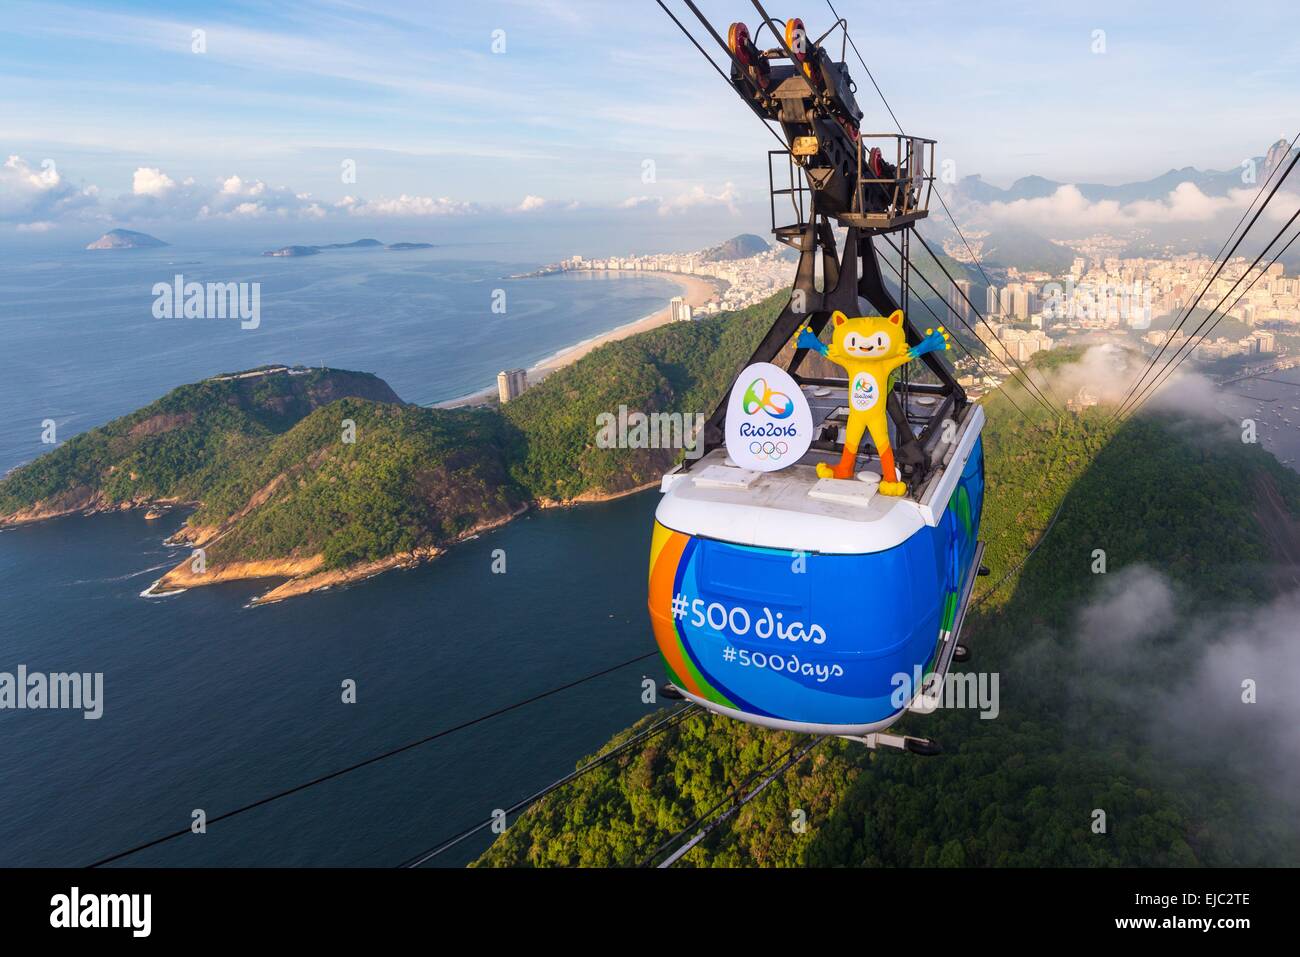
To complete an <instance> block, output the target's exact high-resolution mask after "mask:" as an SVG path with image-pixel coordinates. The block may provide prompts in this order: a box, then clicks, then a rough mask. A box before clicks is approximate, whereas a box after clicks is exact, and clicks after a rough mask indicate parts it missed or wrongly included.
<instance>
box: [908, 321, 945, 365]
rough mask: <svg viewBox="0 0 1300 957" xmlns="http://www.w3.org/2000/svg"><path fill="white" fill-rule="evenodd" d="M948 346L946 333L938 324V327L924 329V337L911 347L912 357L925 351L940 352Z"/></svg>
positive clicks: (914, 357) (918, 355) (923, 353)
mask: <svg viewBox="0 0 1300 957" xmlns="http://www.w3.org/2000/svg"><path fill="white" fill-rule="evenodd" d="M947 348H948V333H947V331H946V330H945V329H944V328H943V326H940V327H939V328H938V329H927V330H925V338H924V339H922V340H921V341H920V342H918V343H917V344H916V345H915V346H913V347H912V350H911V354H912V358H913V359H916V358H918V357H920V356H923V355H925V354H926V353H927V352H942V351H943V350H944V349H947Z"/></svg>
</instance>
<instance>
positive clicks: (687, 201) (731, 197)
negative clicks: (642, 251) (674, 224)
mask: <svg viewBox="0 0 1300 957" xmlns="http://www.w3.org/2000/svg"><path fill="white" fill-rule="evenodd" d="M739 200H740V194H739V193H738V192H737V191H736V187H735V185H734V184H732V183H725V184H723V187H722V189H721V190H719V191H718V192H716V193H710V192H709V191H708V190H706V189H705V188H704V187H702V186H696V187H694V188H693V189H691V190H690V191H688V192H685V193H682V194H681V195H679V196H675V197H673V198H672V199H670V200H667V201H666V202H662V203H660V204H659V214H660V215H661V216H667V215H671V214H673V213H685V212H688V211H690V210H694V209H700V208H702V207H703V208H712V207H723V208H725V209H726V210H727V212H729V213H731V214H732V215H733V216H736V215H739V213H740V211H739V210H738V209H737V208H736V203H737V202H738V201H739Z"/></svg>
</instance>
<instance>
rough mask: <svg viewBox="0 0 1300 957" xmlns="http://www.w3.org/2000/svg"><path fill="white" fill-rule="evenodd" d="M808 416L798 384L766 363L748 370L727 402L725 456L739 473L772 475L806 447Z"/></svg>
mask: <svg viewBox="0 0 1300 957" xmlns="http://www.w3.org/2000/svg"><path fill="white" fill-rule="evenodd" d="M812 439H813V426H812V411H811V410H810V409H809V408H808V399H807V398H806V397H805V396H804V394H803V391H802V390H801V389H800V388H799V384H798V383H797V382H795V381H794V379H792V378H791V377H790V374H789V373H788V372H786V371H785V370H784V369H782V368H780V367H778V366H774V365H772V363H770V362H755V363H754V364H753V365H751V366H748V367H747V368H746V369H745V371H744V372H742V373H741V374H740V376H739V377H738V378H737V379H736V382H735V384H734V385H732V387H731V397H730V398H729V399H728V400H727V454H728V455H729V456H730V457H731V459H732V461H733V462H735V463H736V465H738V466H739V467H740V468H742V469H754V470H755V471H758V472H775V471H776V470H777V469H783V468H785V467H786V466H787V465H793V464H794V463H795V462H797V461H799V459H800V458H802V457H803V454H804V453H805V452H807V451H808V446H809V445H811V444H812Z"/></svg>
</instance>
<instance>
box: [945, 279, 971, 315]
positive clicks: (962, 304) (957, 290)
mask: <svg viewBox="0 0 1300 957" xmlns="http://www.w3.org/2000/svg"><path fill="white" fill-rule="evenodd" d="M969 299H970V280H969V279H958V280H957V281H956V282H955V283H953V284H952V285H951V286H949V287H948V305H949V306H950V307H952V311H953V312H954V313H956V314H957V315H958V316H960V317H961V318H962V320H964V321H967V322H969V321H970V303H969V302H968V300H969Z"/></svg>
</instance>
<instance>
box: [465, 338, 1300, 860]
mask: <svg viewBox="0 0 1300 957" xmlns="http://www.w3.org/2000/svg"><path fill="white" fill-rule="evenodd" d="M1067 358H1068V355H1058V356H1054V357H1053V362H1054V364H1059V363H1060V362H1061V361H1062V360H1063V359H1067ZM1021 404H1022V405H1024V406H1028V407H1029V408H1034V406H1033V404H1032V403H1029V402H1021ZM987 409H988V413H989V424H988V426H987V429H986V433H985V436H986V439H985V446H986V450H987V475H988V487H989V490H990V492H989V496H988V499H987V504H986V510H985V516H984V522H983V532H982V535H983V537H984V538H985V539H986V540H987V541H988V543H989V548H988V551H987V552H986V556H985V561H986V563H987V564H988V565H990V566H991V570H992V575H991V576H990V577H988V578H985V579H982V580H981V582H980V584H979V586H978V588H977V601H982V603H981V604H980V605H979V606H978V607H977V608H975V609H974V610H973V612H972V614H971V617H970V619H969V620H968V623H967V631H966V633H965V638H966V641H967V642H968V644H969V645H970V647H971V649H972V651H973V659H972V660H971V662H970V663H969V664H967V665H965V666H958V667H959V668H964V669H966V670H979V671H989V672H996V673H998V674H999V675H1000V679H1001V683H1000V690H1001V701H1000V713H999V714H998V716H997V717H996V718H995V719H992V720H985V719H981V718H980V717H979V715H978V714H977V713H976V712H975V711H971V710H950V711H940V712H938V713H936V714H933V715H929V716H909V717H908V718H907V719H906V720H905V721H904V722H902V723H901V724H900V725H899V726H898V727H899V728H901V729H902V730H903V731H904V732H910V733H914V734H921V735H926V736H930V737H933V738H935V739H936V740H938V741H939V742H940V743H941V744H942V745H943V746H944V748H945V753H944V754H942V755H940V756H938V757H933V758H919V757H915V756H912V755H907V754H899V753H893V752H880V753H876V752H872V751H868V750H867V749H865V748H863V747H862V746H861V745H859V744H855V743H850V742H847V741H843V740H838V739H832V740H829V741H827V742H825V743H823V744H821V745H819V746H818V747H817V749H816V750H814V751H813V752H812V755H811V756H810V757H809V759H808V760H806V761H805V762H803V763H802V764H801V765H799V766H798V767H796V768H795V769H794V770H793V771H791V772H790V773H788V774H786V775H784V776H783V777H781V778H780V779H778V780H777V781H776V782H774V783H773V784H772V785H771V786H770V787H768V788H767V789H766V790H765V791H763V792H762V793H761V794H760V795H759V796H758V797H757V798H756V799H755V800H754V801H752V802H751V803H749V804H748V805H746V806H745V807H744V808H742V809H741V811H740V812H739V814H738V815H737V816H736V818H735V819H733V821H731V822H729V823H728V824H727V825H726V826H724V827H722V828H720V829H719V830H718V831H717V832H715V833H714V834H713V835H711V836H710V837H709V838H708V839H707V840H706V841H704V842H703V843H702V844H701V845H700V846H698V847H696V848H695V849H694V850H692V851H691V852H690V854H689V855H687V857H686V858H685V859H684V860H683V862H682V864H684V865H685V866H733V865H764V866H766V865H803V866H845V865H847V866H927V867H932V866H961V865H966V866H1026V867H1042V866H1113V865H1144V866H1152V865H1154V866H1164V865H1227V864H1249V865H1257V864H1292V865H1294V863H1295V862H1296V860H1297V859H1300V841H1298V839H1297V831H1296V821H1295V815H1294V808H1293V807H1292V808H1290V809H1288V808H1287V806H1286V805H1285V804H1282V805H1279V804H1278V803H1277V801H1276V798H1275V796H1273V795H1269V794H1268V793H1266V788H1265V787H1264V786H1263V784H1262V781H1263V779H1266V778H1267V777H1268V776H1269V774H1270V772H1269V771H1268V764H1267V762H1266V760H1261V759H1260V755H1259V753H1258V752H1256V753H1252V755H1251V760H1254V761H1255V762H1256V766H1255V767H1254V768H1253V770H1251V769H1249V768H1245V769H1244V770H1243V771H1242V772H1241V773H1228V771H1227V770H1225V769H1226V768H1227V766H1228V763H1229V762H1230V761H1232V760H1233V758H1232V757H1231V752H1232V751H1233V750H1234V749H1235V748H1237V747H1239V745H1238V744H1236V743H1233V742H1239V741H1240V739H1241V735H1240V734H1236V733H1234V734H1233V735H1231V736H1230V737H1231V739H1232V740H1231V741H1230V742H1228V743H1226V744H1225V743H1224V742H1223V740H1222V739H1223V738H1224V737H1225V730H1224V729H1222V728H1216V727H1214V726H1213V724H1212V723H1211V722H1210V721H1207V722H1206V724H1205V725H1203V726H1199V727H1195V726H1193V727H1188V728H1186V729H1184V730H1183V731H1182V734H1183V735H1184V736H1199V737H1200V739H1201V741H1199V742H1198V747H1199V748H1200V751H1199V754H1195V753H1193V756H1191V757H1189V754H1188V753H1186V752H1182V753H1176V750H1175V748H1174V743H1175V741H1174V739H1175V738H1176V737H1177V730H1178V729H1177V728H1173V730H1172V731H1171V727H1172V726H1171V725H1169V724H1167V723H1165V722H1168V718H1167V716H1165V715H1164V713H1163V711H1162V710H1160V709H1159V708H1157V707H1156V706H1155V703H1157V702H1158V703H1160V704H1161V705H1162V706H1163V704H1164V703H1165V702H1166V698H1174V697H1176V696H1175V695H1174V690H1175V689H1177V688H1179V687H1180V686H1181V684H1182V683H1183V682H1191V681H1192V680H1193V677H1192V675H1191V673H1192V672H1193V670H1194V669H1195V668H1196V666H1197V658H1198V656H1197V654H1196V649H1195V648H1193V647H1192V646H1191V645H1189V644H1188V642H1189V641H1190V639H1189V638H1188V637H1187V636H1188V635H1189V634H1191V633H1192V632H1194V631H1195V630H1196V623H1197V622H1198V621H1200V622H1204V623H1205V624H1207V625H1213V624H1214V623H1216V622H1219V621H1221V620H1222V621H1229V620H1234V621H1235V620H1236V619H1235V618H1225V617H1223V616H1225V615H1227V614H1228V613H1227V612H1226V611H1225V609H1228V608H1235V607H1238V606H1244V607H1245V608H1247V609H1249V608H1250V607H1251V606H1252V605H1256V604H1260V603H1263V602H1266V601H1268V600H1269V599H1270V597H1271V595H1272V593H1273V586H1274V582H1273V580H1272V579H1271V577H1270V575H1269V573H1268V570H1269V569H1270V567H1272V565H1273V562H1274V560H1275V557H1276V556H1275V555H1274V553H1273V552H1272V551H1271V550H1270V534H1269V530H1268V529H1267V528H1266V525H1267V523H1269V522H1270V521H1282V520H1283V519H1279V518H1278V517H1277V516H1276V515H1274V516H1272V517H1269V516H1266V515H1263V514H1262V513H1260V511H1259V508H1258V506H1257V504H1256V500H1255V497H1254V496H1253V495H1252V494H1251V491H1250V490H1251V489H1257V488H1260V487H1265V486H1266V487H1268V488H1269V489H1271V490H1274V491H1275V495H1274V496H1273V497H1274V498H1275V499H1276V501H1277V502H1278V503H1279V505H1278V508H1279V509H1280V510H1281V511H1284V512H1286V513H1288V514H1289V519H1286V520H1288V521H1290V522H1292V523H1294V520H1295V518H1296V517H1297V516H1300V478H1297V476H1296V475H1295V474H1294V473H1292V472H1290V471H1289V470H1287V469H1285V468H1283V467H1282V466H1280V465H1279V464H1278V463H1277V462H1276V460H1274V459H1273V458H1272V456H1270V455H1268V454H1267V453H1265V452H1263V451H1262V450H1260V449H1259V448H1258V447H1255V446H1243V445H1242V443H1241V442H1240V441H1226V440H1225V438H1224V437H1223V436H1220V435H1218V434H1217V433H1216V432H1215V430H1214V428H1212V427H1210V426H1208V425H1207V424H1206V423H1205V422H1204V421H1201V422H1190V421H1186V420H1180V419H1177V418H1171V417H1167V416H1165V417H1160V416H1156V417H1142V418H1138V419H1134V420H1131V421H1130V422H1128V423H1127V424H1125V425H1124V426H1123V427H1122V428H1121V429H1119V431H1118V432H1112V431H1111V430H1110V429H1109V428H1108V427H1107V426H1106V424H1105V418H1106V414H1107V413H1106V410H1105V409H1101V410H1095V409H1094V410H1090V411H1089V412H1087V413H1086V414H1085V415H1084V416H1083V417H1082V418H1077V419H1076V418H1073V417H1071V418H1070V419H1069V420H1067V421H1066V422H1064V423H1063V424H1061V426H1060V427H1059V428H1058V427H1056V426H1054V425H1050V424H1048V423H1046V422H1043V421H1041V420H1040V421H1037V422H1036V423H1035V424H1034V425H1033V426H1032V427H1030V426H1027V425H1026V423H1025V422H1024V421H1023V420H1021V419H1020V417H1019V415H1018V414H1016V413H1015V412H1014V410H1012V409H1011V408H1010V406H1009V405H1007V404H1006V402H1005V400H1004V399H1002V398H1000V397H994V398H991V399H990V400H988V402H987ZM1067 493H1068V497H1066V496H1067ZM1063 500H1064V504H1063V506H1062V507H1061V508H1060V514H1059V518H1058V520H1057V524H1056V526H1055V528H1054V529H1053V530H1052V532H1051V534H1050V535H1049V536H1047V537H1046V538H1045V539H1043V540H1042V542H1041V547H1039V548H1038V550H1037V551H1036V552H1035V553H1034V554H1033V557H1032V558H1031V559H1030V560H1029V561H1028V562H1026V563H1025V564H1024V566H1023V568H1019V569H1018V568H1017V565H1018V563H1019V562H1020V561H1021V560H1022V559H1023V558H1024V557H1025V556H1026V554H1027V553H1028V552H1029V550H1030V549H1031V548H1033V546H1034V545H1035V544H1037V543H1038V542H1039V540H1040V537H1041V536H1042V534H1043V531H1044V530H1045V529H1046V528H1047V527H1048V523H1049V521H1050V519H1051V516H1052V515H1053V513H1054V512H1055V511H1056V510H1057V507H1058V505H1061V503H1062V501H1063ZM1097 550H1101V551H1102V552H1104V555H1105V559H1106V561H1107V563H1108V565H1107V573H1106V574H1095V573H1094V564H1095V562H1096V555H1097ZM1144 576H1146V577H1147V578H1157V579H1159V580H1160V581H1166V580H1167V582H1168V584H1167V586H1164V585H1162V586H1160V587H1167V588H1168V589H1170V593H1171V594H1173V595H1175V596H1176V601H1174V602H1171V603H1170V604H1169V605H1167V606H1164V605H1162V604H1161V601H1162V596H1164V593H1163V592H1161V591H1159V588H1157V589H1156V592H1155V595H1154V598H1153V599H1152V600H1151V601H1150V602H1149V603H1147V604H1145V605H1143V597H1144V593H1142V592H1141V591H1140V589H1139V590H1138V591H1137V598H1136V599H1135V598H1133V596H1128V597H1127V598H1125V597H1123V596H1110V592H1108V591H1107V589H1112V588H1117V587H1119V586H1121V585H1123V584H1125V583H1130V580H1136V583H1137V584H1141V583H1142V582H1143V580H1144ZM997 583H1001V585H1000V587H998V588H996V590H994V585H995V584H997ZM1108 596H1110V597H1109V598H1108ZM1134 602H1136V603H1137V604H1138V605H1139V608H1138V615H1137V618H1138V620H1139V621H1141V622H1143V624H1142V625H1141V626H1140V627H1141V628H1144V629H1146V630H1145V631H1141V632H1140V634H1139V636H1138V637H1137V638H1135V639H1134V642H1135V645H1134V646H1133V647H1130V648H1128V649H1127V650H1123V649H1120V648H1119V647H1109V646H1106V645H1105V644H1103V645H1102V647H1101V648H1100V649H1099V648H1098V647H1096V646H1095V645H1093V644H1089V642H1096V641H1098V640H1099V639H1097V638H1096V637H1095V636H1094V637H1089V636H1087V634H1086V633H1087V629H1086V628H1083V627H1082V626H1081V624H1080V622H1081V621H1083V622H1088V621H1090V620H1091V619H1090V618H1088V616H1089V615H1092V616H1094V617H1096V616H1100V617H1101V618H1102V620H1103V622H1104V621H1107V620H1108V619H1107V618H1106V615H1107V614H1111V613H1116V614H1117V613H1118V612H1115V609H1116V608H1118V609H1119V610H1120V611H1123V610H1124V609H1126V608H1127V607H1128V606H1129V604H1132V603H1134ZM1088 609H1091V610H1088ZM1099 609H1100V610H1099ZM1241 614H1246V612H1242V613H1241ZM1081 616H1083V617H1082V618H1081ZM650 640H651V639H650V637H649V634H648V625H647V641H650ZM1100 640H1102V641H1103V642H1104V641H1105V640H1106V638H1105V636H1103V638H1102V639H1100ZM1121 652H1123V653H1121ZM1230 677H1231V678H1232V680H1231V681H1230V682H1229V686H1228V688H1227V692H1226V693H1227V694H1228V695H1229V697H1232V696H1233V695H1235V694H1237V693H1238V691H1237V690H1236V689H1237V680H1236V677H1235V676H1231V675H1230ZM1261 680H1265V679H1263V678H1261ZM1290 690H1293V689H1285V688H1278V687H1271V688H1270V693H1271V694H1278V695H1280V696H1285V695H1287V694H1289V693H1290ZM1232 700H1235V698H1233V699H1232ZM1192 710H1194V709H1192ZM661 714H662V713H660V715H661ZM1260 714H1261V716H1262V715H1263V714H1265V712H1260ZM1269 714H1275V712H1269ZM653 720H656V718H655V717H652V716H650V717H647V718H645V719H644V720H643V721H642V722H640V723H639V724H638V725H636V726H635V727H634V728H631V729H628V730H627V731H625V732H623V733H622V734H620V735H618V736H616V737H615V738H613V739H612V740H611V741H610V742H609V743H608V744H607V745H605V747H604V748H602V753H603V752H604V751H606V750H608V749H609V748H612V747H614V746H616V745H617V744H618V743H619V742H621V741H625V740H627V738H628V737H630V736H631V735H632V734H633V733H635V732H636V731H639V730H642V729H644V727H646V725H647V724H648V723H650V722H651V721H653ZM1266 731H1267V725H1266V724H1265V725H1260V726H1256V727H1254V729H1253V733H1254V734H1256V735H1259V736H1260V737H1262V738H1264V739H1267V737H1268V735H1267V734H1266V733H1265V732H1266ZM1284 733H1292V732H1289V731H1285V729H1284ZM806 740H807V739H804V738H800V737H799V736H795V735H790V734H785V733H779V732H771V731H766V730H763V729H759V728H755V727H753V726H749V725H745V724H740V723H737V722H733V721H729V720H727V719H725V718H718V717H712V716H708V715H697V716H695V717H692V718H689V719H687V720H686V721H685V722H683V723H682V724H681V725H680V726H678V727H676V728H673V729H670V730H668V731H666V732H664V733H662V734H660V735H659V736H657V737H655V738H653V739H651V740H650V741H649V742H648V743H646V744H645V745H644V746H637V747H635V748H634V749H632V751H631V752H630V753H629V754H628V755H627V756H624V757H620V758H618V759H615V760H614V761H612V762H610V763H609V764H607V765H605V766H602V767H601V768H599V769H598V770H596V771H594V772H591V773H589V774H586V775H584V776H583V777H581V778H580V779H578V780H577V781H576V782H574V783H572V784H570V785H567V786H565V787H563V788H561V789H559V790H558V791H556V792H555V793H553V794H552V795H550V796H549V797H547V798H546V799H544V800H543V801H541V802H540V803H538V804H536V805H534V806H533V807H532V808H530V809H529V810H528V811H527V812H525V813H524V814H523V815H522V816H521V817H520V818H519V819H518V820H517V821H516V822H514V823H513V824H511V826H510V827H509V828H508V830H507V831H506V832H505V833H504V834H503V835H502V836H501V837H499V838H498V839H497V841H496V843H495V844H494V845H493V846H492V847H491V848H490V849H489V850H488V851H487V852H486V853H485V854H484V855H483V856H482V858H481V859H480V861H479V862H478V865H479V866H511V865H513V866H517V865H539V866H544V865H565V866H571V865H601V866H621V865H634V864H637V863H639V862H640V861H641V860H642V859H643V858H644V857H645V856H646V855H648V854H649V853H650V852H651V851H652V850H653V849H655V848H656V847H658V846H659V845H660V843H661V842H663V841H665V840H666V839H668V838H669V837H670V836H671V835H673V834H674V833H676V832H677V831H679V830H681V829H684V828H687V827H688V825H690V824H691V822H692V821H694V820H696V819H697V818H698V817H699V816H700V815H701V814H703V813H704V812H705V811H706V810H707V809H709V808H711V807H713V806H715V805H716V803H717V802H719V801H720V800H722V799H723V798H724V797H725V795H726V794H727V793H728V790H729V789H730V788H731V787H732V786H733V785H734V784H735V783H736V782H739V781H742V780H744V779H745V778H746V777H747V776H748V775H750V774H751V773H753V772H754V771H756V770H758V769H759V768H761V767H763V766H764V765H765V764H767V763H768V762H771V761H773V760H774V759H775V758H777V757H778V756H779V755H780V754H782V753H783V752H784V751H786V749H788V748H789V747H790V746H791V745H792V744H794V743H795V742H796V741H806ZM1214 742H1217V743H1214ZM1192 750H1193V752H1194V749H1192ZM589 760H590V757H584V758H582V759H581V760H580V761H578V762H577V763H578V764H579V765H581V764H584V763H586V762H587V761H589ZM1238 763H1240V764H1242V765H1243V767H1244V765H1245V764H1246V763H1247V762H1244V761H1243V762H1238ZM1098 809H1101V810H1103V811H1104V812H1105V814H1106V832H1105V833H1104V834H1099V833H1095V832H1094V822H1095V821H1096V816H1095V812H1096V811H1097V810H1098ZM797 811H802V812H803V813H804V815H805V816H806V820H807V825H808V826H807V829H806V831H804V832H803V833H799V832H797V831H796V830H795V829H794V828H793V827H792V826H791V824H792V821H793V820H794V815H795V812H797Z"/></svg>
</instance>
